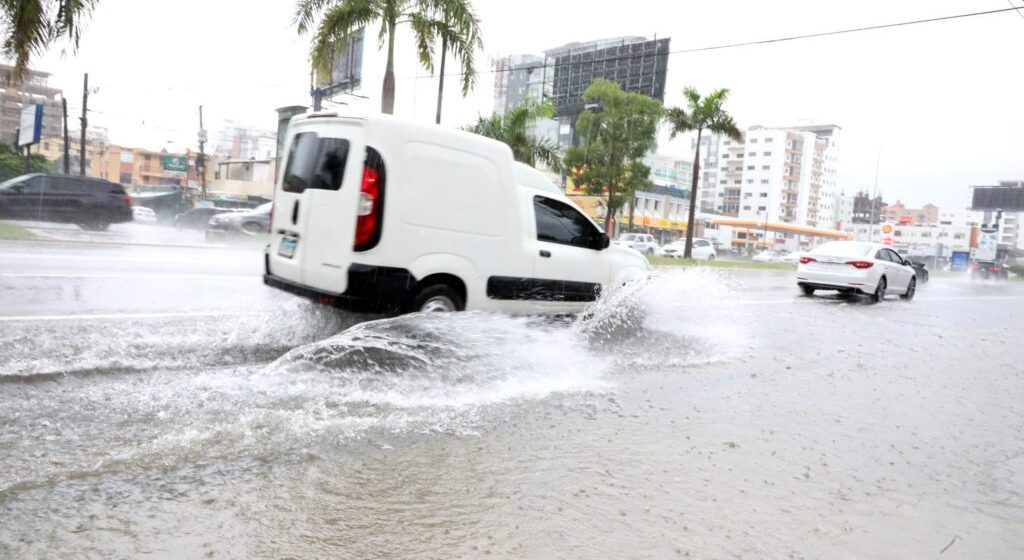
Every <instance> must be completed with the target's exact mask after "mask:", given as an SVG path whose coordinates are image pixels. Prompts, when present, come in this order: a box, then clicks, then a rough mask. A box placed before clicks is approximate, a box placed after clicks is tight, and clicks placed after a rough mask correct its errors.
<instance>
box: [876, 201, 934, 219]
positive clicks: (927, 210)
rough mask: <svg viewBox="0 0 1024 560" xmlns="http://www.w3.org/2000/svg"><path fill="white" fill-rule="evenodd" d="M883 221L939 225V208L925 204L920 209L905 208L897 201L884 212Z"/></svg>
mask: <svg viewBox="0 0 1024 560" xmlns="http://www.w3.org/2000/svg"><path fill="white" fill-rule="evenodd" d="M885 221H886V222H889V223H892V224H907V225H914V224H921V225H925V224H931V225H935V224H938V223H939V207H938V206H935V205H934V204H925V205H924V207H922V208H917V209H914V208H907V207H906V206H905V205H904V204H903V203H902V202H900V200H899V199H897V200H896V202H894V203H892V204H890V205H889V206H888V207H887V208H886V210H885Z"/></svg>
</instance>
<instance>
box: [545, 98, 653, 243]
mask: <svg viewBox="0 0 1024 560" xmlns="http://www.w3.org/2000/svg"><path fill="white" fill-rule="evenodd" d="M583 102H584V103H585V104H586V105H587V106H588V107H589V108H591V109H592V110H587V111H584V112H583V113H582V114H581V115H580V116H579V118H578V119H577V120H576V130H577V132H578V133H579V135H580V138H581V140H582V143H583V144H582V145H581V146H578V147H574V148H570V149H569V150H568V151H567V152H566V154H565V165H566V167H568V168H570V169H572V170H573V172H574V173H575V175H574V180H575V182H576V184H577V185H578V186H580V187H582V188H583V190H584V192H586V193H587V194H591V195H601V194H603V193H604V192H605V191H606V190H607V193H608V211H607V212H608V214H607V218H605V229H606V231H607V233H608V235H609V236H611V235H614V233H615V212H616V211H617V210H618V208H619V207H620V203H621V202H622V201H623V200H629V199H630V198H632V197H633V196H634V193H636V191H637V190H638V189H640V188H643V186H644V185H646V184H647V181H648V178H649V176H650V169H649V168H648V167H647V165H645V164H644V157H645V156H646V155H647V153H648V152H650V151H651V150H653V149H654V147H655V146H656V139H655V136H656V135H657V133H658V123H659V122H660V121H661V117H662V108H661V102H660V101H658V100H657V99H652V98H650V97H647V96H646V95H641V94H639V93H628V92H625V91H622V88H620V87H619V85H618V84H616V83H615V82H612V81H610V80H606V79H604V78H598V79H596V80H594V82H593V83H591V84H590V86H589V87H587V90H586V91H585V92H584V93H583Z"/></svg>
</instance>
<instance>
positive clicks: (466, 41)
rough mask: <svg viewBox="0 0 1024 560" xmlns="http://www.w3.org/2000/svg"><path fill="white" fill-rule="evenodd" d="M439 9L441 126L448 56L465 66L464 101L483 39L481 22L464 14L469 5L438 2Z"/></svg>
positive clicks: (458, 0)
mask: <svg viewBox="0 0 1024 560" xmlns="http://www.w3.org/2000/svg"><path fill="white" fill-rule="evenodd" d="M438 7H439V8H440V17H439V18H437V19H436V20H435V21H436V22H437V24H438V26H437V28H436V29H435V33H436V34H437V35H438V36H439V37H440V38H441V64H440V65H439V67H438V82H437V120H436V122H437V124H441V103H442V101H443V100H444V69H445V62H446V58H447V57H448V54H449V52H450V53H451V55H452V57H453V58H456V59H458V60H460V61H461V62H462V97H466V96H467V95H469V90H470V89H472V88H473V85H474V84H475V83H476V77H477V76H476V63H475V62H474V60H473V54H474V52H475V51H476V50H477V49H479V50H483V48H484V43H483V40H482V39H481V38H480V20H478V19H477V17H476V16H475V15H473V13H472V12H469V13H464V10H466V9H468V8H469V7H470V4H469V2H468V1H463V0H438Z"/></svg>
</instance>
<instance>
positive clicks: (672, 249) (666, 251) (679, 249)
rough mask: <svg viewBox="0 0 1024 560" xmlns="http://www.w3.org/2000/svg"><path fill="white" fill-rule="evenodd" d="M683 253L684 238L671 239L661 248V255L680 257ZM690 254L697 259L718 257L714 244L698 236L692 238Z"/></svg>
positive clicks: (705, 259) (684, 248)
mask: <svg viewBox="0 0 1024 560" xmlns="http://www.w3.org/2000/svg"><path fill="white" fill-rule="evenodd" d="M684 254H686V239H679V240H677V241H673V242H672V243H669V244H668V245H665V246H664V247H662V248H661V256H663V257H672V258H675V259H681V258H683V255H684ZM690 254H691V256H693V258H694V259H695V260H698V261H713V260H715V258H716V257H718V254H717V253H716V252H715V246H714V245H712V244H711V242H710V241H708V240H707V239H701V238H699V237H695V238H693V250H692V251H691V252H690Z"/></svg>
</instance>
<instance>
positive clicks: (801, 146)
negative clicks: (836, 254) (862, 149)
mask: <svg viewBox="0 0 1024 560" xmlns="http://www.w3.org/2000/svg"><path fill="white" fill-rule="evenodd" d="M840 131H841V129H840V127H838V126H836V125H820V126H810V127H788V128H766V127H760V126H755V127H751V128H750V129H749V130H747V132H746V134H745V135H744V141H742V142H737V141H735V140H732V139H729V138H726V137H722V136H711V137H708V138H703V139H702V140H701V152H702V153H701V159H702V161H703V168H702V170H701V176H700V180H699V183H698V184H699V187H700V188H699V189H698V191H699V192H698V201H699V204H700V208H701V209H702V210H703V211H705V212H713V213H718V214H724V215H726V216H734V217H738V218H740V219H748V220H755V219H756V220H761V221H767V222H769V223H771V222H778V223H783V224H792V225H800V226H808V227H814V228H833V227H835V211H836V210H835V199H836V196H837V195H836V176H837V167H838V163H839V139H840V138H839V137H840ZM691 148H694V149H695V148H696V139H692V140H691Z"/></svg>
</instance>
